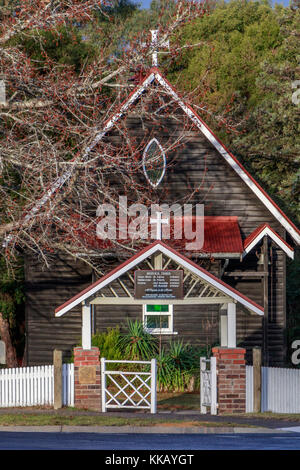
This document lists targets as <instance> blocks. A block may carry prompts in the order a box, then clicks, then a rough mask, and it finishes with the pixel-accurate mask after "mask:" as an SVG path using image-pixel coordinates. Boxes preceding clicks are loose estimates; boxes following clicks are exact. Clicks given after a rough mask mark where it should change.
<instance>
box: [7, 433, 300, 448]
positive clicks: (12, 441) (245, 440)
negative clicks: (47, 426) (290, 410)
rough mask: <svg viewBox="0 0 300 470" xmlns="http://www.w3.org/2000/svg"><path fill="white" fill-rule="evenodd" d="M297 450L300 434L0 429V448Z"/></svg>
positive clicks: (299, 444) (299, 446) (299, 445)
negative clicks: (139, 432)
mask: <svg viewBox="0 0 300 470" xmlns="http://www.w3.org/2000/svg"><path fill="white" fill-rule="evenodd" d="M182 449H184V450H185V451H187V450H300V433H291V432H289V433H285V432H284V433H282V434H275V433H273V434H272V433H271V432H270V433H264V434H256V433H255V434H254V433H253V434H252V433H250V434H126V433H123V434H116V433H114V434H104V433H88V432H85V433H80V432H77V433H61V432H60V433H59V432H48V433H47V432H33V433H31V432H0V450H150V451H151V452H154V451H156V450H182Z"/></svg>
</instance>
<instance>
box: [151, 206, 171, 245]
mask: <svg viewBox="0 0 300 470" xmlns="http://www.w3.org/2000/svg"><path fill="white" fill-rule="evenodd" d="M156 217H157V218H156V219H151V218H150V224H156V240H161V236H162V225H163V224H168V223H169V219H162V217H161V212H156Z"/></svg>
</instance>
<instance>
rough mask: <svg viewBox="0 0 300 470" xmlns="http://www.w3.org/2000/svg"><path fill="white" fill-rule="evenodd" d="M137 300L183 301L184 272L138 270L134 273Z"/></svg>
mask: <svg viewBox="0 0 300 470" xmlns="http://www.w3.org/2000/svg"><path fill="white" fill-rule="evenodd" d="M134 293H135V298H136V299H143V300H147V299H149V300H150V299H155V300H159V299H161V300H163V299H170V300H172V299H182V298H183V271H182V270H177V271H164V270H151V271H150V270H149V271H146V270H145V271H144V270H138V271H135V273H134Z"/></svg>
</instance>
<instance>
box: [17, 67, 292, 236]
mask: <svg viewBox="0 0 300 470" xmlns="http://www.w3.org/2000/svg"><path fill="white" fill-rule="evenodd" d="M154 82H157V83H159V84H160V85H161V87H162V88H163V89H164V91H165V92H167V93H168V94H169V95H170V96H172V98H173V100H174V101H175V102H176V103H177V104H178V105H179V107H180V108H181V109H182V110H183V111H184V112H185V113H186V114H187V115H188V116H189V118H190V119H191V120H192V121H193V123H194V124H195V125H196V127H197V128H198V129H199V130H200V131H201V132H202V134H203V135H204V136H205V137H206V138H207V139H208V140H209V142H210V143H211V144H212V145H213V146H214V148H215V149H216V150H217V151H218V152H219V154H220V155H221V156H222V157H223V158H224V160H225V161H226V162H227V163H228V164H229V165H230V166H231V168H232V169H233V170H234V171H235V172H236V173H237V174H238V175H239V176H240V178H241V179H242V180H243V181H244V183H245V184H246V185H247V186H248V187H249V188H250V189H251V191H253V193H254V194H255V195H256V196H257V197H258V198H259V200H260V201H261V202H262V203H263V204H264V206H265V207H266V208H267V209H268V210H269V211H270V212H271V213H272V215H273V216H274V217H275V218H276V219H277V220H278V222H279V223H280V224H281V225H282V226H283V227H284V228H285V229H286V230H287V232H288V233H289V234H290V235H291V237H292V238H293V239H294V241H295V242H296V243H297V244H298V245H300V230H299V229H298V228H297V227H296V225H295V224H294V223H293V222H292V221H291V220H290V219H289V218H288V217H287V216H286V215H285V213H284V212H283V211H282V210H281V209H280V207H278V205H277V204H276V203H275V202H274V201H273V200H272V199H271V197H270V196H269V195H268V194H267V193H266V192H265V191H264V189H263V188H262V187H261V186H260V185H259V184H258V183H257V181H255V179H254V178H253V177H252V176H251V175H250V173H249V172H248V171H247V170H246V169H245V168H244V167H243V165H242V164H241V163H240V162H239V161H238V160H237V158H236V157H235V156H234V155H233V154H232V153H231V152H230V151H229V150H228V149H227V148H226V147H225V146H224V144H223V143H222V142H221V141H220V140H219V139H218V137H217V136H216V135H215V134H214V133H213V131H212V130H211V129H210V128H209V127H208V126H207V124H206V123H205V122H204V121H203V120H202V119H201V117H200V116H199V115H198V114H197V113H196V112H195V111H194V110H193V109H192V107H191V106H190V105H189V104H186V103H185V102H184V101H183V99H182V98H181V97H180V95H179V94H178V92H177V91H176V90H175V88H174V87H173V86H172V85H171V84H170V83H169V82H168V80H167V79H166V78H165V77H164V76H163V75H162V73H161V72H160V70H159V69H158V68H156V67H152V68H151V69H150V70H149V73H148V75H147V76H146V77H145V78H144V79H143V81H142V82H141V84H140V85H138V86H137V87H136V88H135V89H134V90H133V91H132V92H131V93H130V95H129V96H128V98H127V99H126V100H125V101H124V102H123V103H122V104H121V106H120V108H119V110H118V111H117V112H115V113H114V114H113V116H112V117H111V118H109V119H108V120H107V121H106V122H105V124H104V126H103V129H102V130H101V131H100V132H99V133H98V134H97V135H96V137H95V138H94V140H93V141H92V143H91V145H90V146H88V147H87V148H86V149H85V152H84V155H83V157H82V159H83V160H84V159H85V158H86V157H87V156H88V154H89V152H90V151H91V150H92V149H93V148H94V147H95V146H96V145H97V143H98V142H99V141H101V139H102V138H103V137H104V136H105V135H106V134H107V133H108V132H109V131H110V130H111V129H112V128H113V127H114V125H115V124H116V123H117V121H118V120H119V119H120V118H121V117H122V116H123V115H124V114H125V113H126V112H127V111H128V109H129V108H130V107H131V106H132V105H133V104H134V103H135V102H136V101H137V100H138V98H139V97H140V96H141V95H142V93H144V92H145V91H146V90H147V88H148V87H149V86H150V85H151V84H152V83H154ZM73 171H74V166H73V165H71V168H70V169H69V170H67V171H66V172H65V173H63V175H62V176H60V177H59V178H57V179H56V180H55V181H54V183H53V184H52V186H51V187H50V188H49V189H48V191H47V192H46V193H45V194H44V195H43V196H42V198H41V199H39V200H38V201H37V203H36V204H35V205H34V207H33V208H32V209H31V210H30V212H29V213H28V214H27V215H26V216H25V218H24V221H27V220H29V219H30V218H32V217H33V216H34V214H35V213H36V212H38V210H39V209H40V208H41V207H42V206H43V205H44V204H45V203H46V202H47V201H48V200H49V198H51V196H52V195H53V194H54V193H55V192H56V191H57V190H58V189H59V188H60V187H61V186H63V185H64V183H65V182H66V181H67V180H68V179H69V178H70V177H71V175H72V174H73Z"/></svg>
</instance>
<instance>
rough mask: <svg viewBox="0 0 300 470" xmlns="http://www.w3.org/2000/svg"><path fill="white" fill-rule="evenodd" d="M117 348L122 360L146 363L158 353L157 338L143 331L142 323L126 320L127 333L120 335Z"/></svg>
mask: <svg viewBox="0 0 300 470" xmlns="http://www.w3.org/2000/svg"><path fill="white" fill-rule="evenodd" d="M118 347H119V349H120V350H121V351H122V353H123V355H124V359H125V358H126V359H127V360H131V361H147V360H150V359H152V358H154V357H155V356H156V354H157V352H158V344H157V338H155V337H154V336H152V335H151V334H150V333H148V332H147V331H145V330H144V325H143V323H142V322H140V321H138V320H136V321H131V320H127V331H126V332H125V333H123V334H121V335H120V339H119V342H118Z"/></svg>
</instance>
